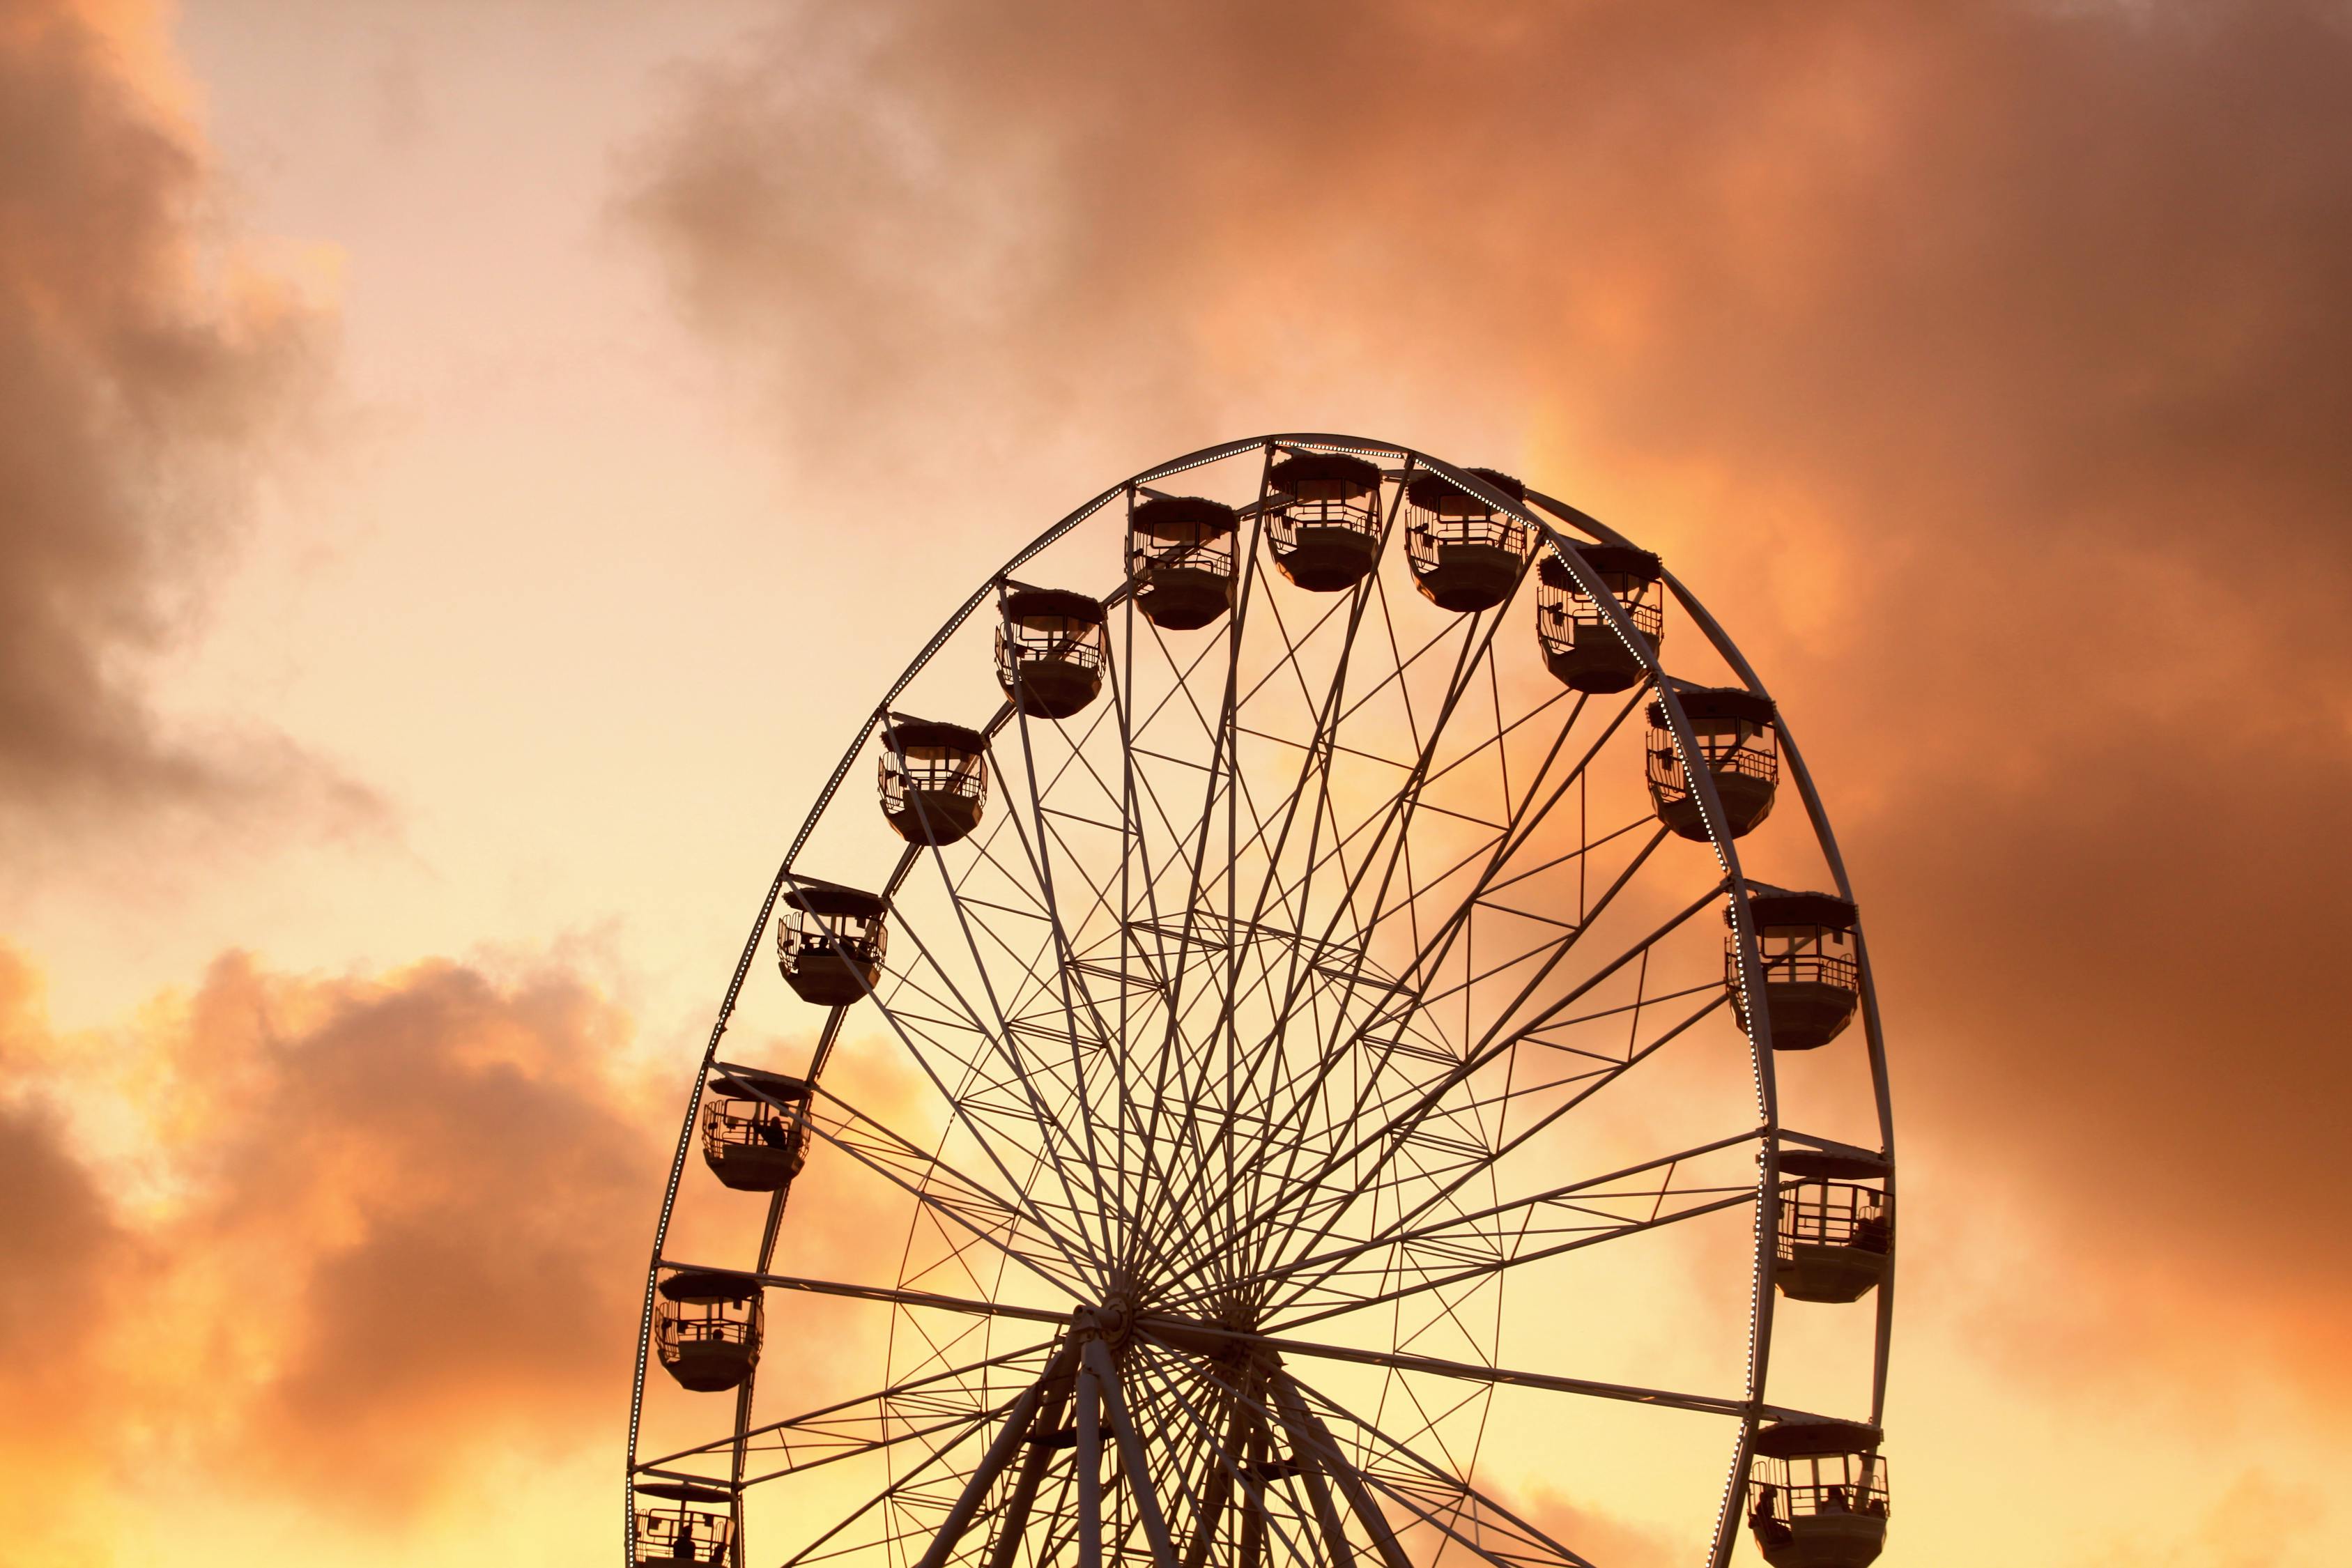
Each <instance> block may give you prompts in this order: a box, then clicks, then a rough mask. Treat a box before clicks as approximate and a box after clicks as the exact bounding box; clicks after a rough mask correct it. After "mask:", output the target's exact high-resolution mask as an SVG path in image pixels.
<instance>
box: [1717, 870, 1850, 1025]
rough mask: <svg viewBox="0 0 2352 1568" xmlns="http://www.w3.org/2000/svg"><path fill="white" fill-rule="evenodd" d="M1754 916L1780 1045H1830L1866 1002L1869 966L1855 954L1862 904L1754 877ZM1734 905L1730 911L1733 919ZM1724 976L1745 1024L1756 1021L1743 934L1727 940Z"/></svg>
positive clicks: (1751, 893) (1750, 901)
mask: <svg viewBox="0 0 2352 1568" xmlns="http://www.w3.org/2000/svg"><path fill="white" fill-rule="evenodd" d="M1748 918H1749V919H1750V920H1751V921H1754V922H1755V926H1756V950H1757V953H1758V956H1759V957H1760V958H1761V959H1762V960H1763V963H1764V1005H1765V1008H1766V1010H1767V1014H1768V1016H1769V1017H1770V1018H1771V1020H1772V1048H1773V1049H1774V1050H1776V1051H1810V1050H1814V1049H1817V1048H1818V1047H1822V1046H1826V1045H1828V1044H1829V1043H1830V1042H1831V1041H1832V1040H1834V1039H1836V1038H1837V1037H1838V1036H1839V1035H1841V1034H1843V1033H1844V1032H1845V1026H1847V1025H1848V1024H1851V1023H1852V1022H1853V1015H1854V1012H1855V1010H1856V1009H1857V1008H1858V1007H1859V1006H1860V1005H1861V1003H1862V978H1861V971H1860V970H1859V969H1858V968H1857V967H1856V965H1855V963H1854V960H1853V951H1854V950H1853V928H1854V909H1853V905H1852V904H1850V903H1848V902H1847V901H1846V900H1843V899H1841V898H1839V897H1838V896H1837V895H1836V894H1834V893H1792V892H1790V891H1788V890H1787V889H1783V888H1768V887H1765V886H1763V885H1762V884H1760V883H1751V884H1750V885H1749V889H1748ZM1730 919H1731V911H1729V910H1725V911H1724V920H1725V921H1726V923H1728V922H1729V921H1730ZM1723 983H1724V985H1725V987H1726V988H1727V990H1728V991H1729V992H1730V993H1731V1008H1732V1011H1733V1012H1734V1013H1736V1014H1737V1015H1738V1017H1739V1026H1740V1027H1741V1028H1746V1027H1747V1026H1748V1008H1747V994H1746V988H1745V986H1744V985H1743V984H1741V977H1740V973H1739V943H1738V935H1737V933H1736V932H1735V933H1734V934H1733V935H1732V936H1729V937H1727V938H1726V939H1725V940H1724V946H1723Z"/></svg>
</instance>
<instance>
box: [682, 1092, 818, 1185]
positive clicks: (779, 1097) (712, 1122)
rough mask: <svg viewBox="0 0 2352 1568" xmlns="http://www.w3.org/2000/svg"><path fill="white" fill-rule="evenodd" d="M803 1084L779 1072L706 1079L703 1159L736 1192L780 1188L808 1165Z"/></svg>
mask: <svg viewBox="0 0 2352 1568" xmlns="http://www.w3.org/2000/svg"><path fill="white" fill-rule="evenodd" d="M808 1101H809V1086H808V1084H807V1083H806V1082H804V1081H803V1080H802V1079H796V1078H786V1077H785V1076H784V1075H783V1074H782V1073H751V1072H746V1071H738V1072H735V1073H730V1074H722V1075H720V1076H719V1077H717V1078H714V1079H711V1080H710V1082H709V1086H708V1087H707V1088H706V1089H705V1090H704V1094H703V1101H702V1160H703V1163H705V1164H707V1165H709V1167H710V1173H711V1174H712V1175H714V1176H717V1177H718V1178H719V1184H720V1185H721V1186H726V1187H731V1188H733V1189H734V1190H735V1191H737V1192H739V1193H780V1192H782V1191H783V1190H784V1189H785V1188H786V1187H788V1186H790V1185H792V1182H793V1177H794V1176H797V1175H799V1174H800V1173H801V1167H802V1166H803V1165H804V1164H806V1163H808V1149H809V1122H808Z"/></svg>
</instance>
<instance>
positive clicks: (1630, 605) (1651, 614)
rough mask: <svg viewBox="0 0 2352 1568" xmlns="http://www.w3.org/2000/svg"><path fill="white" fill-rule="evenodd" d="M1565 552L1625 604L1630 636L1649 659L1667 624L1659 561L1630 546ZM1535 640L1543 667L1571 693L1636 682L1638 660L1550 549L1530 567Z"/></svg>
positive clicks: (1619, 688)
mask: <svg viewBox="0 0 2352 1568" xmlns="http://www.w3.org/2000/svg"><path fill="white" fill-rule="evenodd" d="M1570 549H1572V550H1574V551H1575V552H1577V553H1578V554H1579V555H1581V556H1582V557H1583V558H1584V563H1585V564H1586V565H1587V566H1589V567H1591V569H1592V571H1593V574H1595V575H1596V576H1598V577H1599V578H1600V579H1601V585H1602V586H1603V587H1605V588H1607V589H1608V590H1609V592H1610V594H1611V595H1612V597H1614V598H1615V599H1616V601H1617V603H1618V604H1619V605H1622V606H1623V607H1624V610H1625V618H1626V619H1627V620H1629V621H1631V622H1633V635H1634V636H1635V637H1639V638H1641V639H1642V641H1643V643H1644V644H1646V645H1647V647H1648V648H1649V652H1650V655H1651V657H1652V658H1656V657H1657V652H1658V644H1659V643H1660V642H1661V641H1662V640H1663V639H1664V636H1665V626H1666V612H1665V595H1664V593H1663V592H1662V591H1661V590H1660V588H1659V585H1658V580H1659V577H1660V575H1661V568H1660V567H1659V564H1658V558H1657V557H1656V556H1655V555H1653V554H1652V553H1650V552H1648V551H1646V550H1637V549H1635V548H1634V547H1633V546H1632V545H1630V544H1575V545H1570ZM1536 638H1537V640H1538V642H1540V643H1541V644H1542V645H1543V657H1544V664H1545V666H1546V667H1547V668H1549V669H1550V671H1551V672H1552V674H1553V675H1555V676H1557V677H1558V678H1559V682H1560V684H1561V685H1563V686H1565V687H1567V688H1568V689H1570V690H1571V691H1586V692H1591V693H1593V694H1595V695H1601V694H1604V693H1607V692H1612V691H1623V690H1625V689H1627V688H1629V687H1631V686H1633V685H1634V684H1635V683H1636V682H1638V681H1639V680H1640V679H1642V668H1643V667H1642V659H1641V656H1640V655H1639V654H1638V653H1636V652H1635V651H1634V649H1633V648H1632V647H1629V646H1627V644H1626V642H1625V640H1624V638H1622V637H1619V636H1618V635H1617V627H1616V626H1615V625H1614V624H1613V623H1612V621H1611V620H1610V618H1609V616H1608V614H1607V613H1606V612H1605V611H1604V610H1603V609H1602V608H1601V605H1600V603H1599V602H1598V601H1596V600H1595V599H1594V598H1593V597H1592V595H1590V594H1588V593H1586V592H1585V591H1584V588H1583V586H1582V584H1579V583H1578V582H1577V580H1576V574H1574V573H1573V572H1571V571H1570V570H1569V568H1568V563H1566V562H1564V561H1562V560H1560V559H1559V557H1558V556H1556V555H1554V554H1552V553H1551V552H1549V551H1546V552H1544V554H1543V558H1542V559H1541V560H1540V561H1539V562H1538V563H1537V566H1536Z"/></svg>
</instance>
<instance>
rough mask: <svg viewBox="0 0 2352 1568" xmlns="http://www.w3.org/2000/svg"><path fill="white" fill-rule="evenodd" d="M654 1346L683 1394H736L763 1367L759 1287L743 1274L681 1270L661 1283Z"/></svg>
mask: <svg viewBox="0 0 2352 1568" xmlns="http://www.w3.org/2000/svg"><path fill="white" fill-rule="evenodd" d="M657 1296H658V1299H657V1300H656V1303H655V1310H656V1318H655V1320H654V1344H655V1347H656V1350H657V1351H658V1352H660V1355H661V1363H662V1370H663V1371H665V1372H667V1373H669V1374H670V1376H672V1377H673V1378H676V1379H677V1384H678V1386H679V1387H681V1388H690V1389H693V1390H694V1391H695V1392H696V1393H698V1394H716V1393H718V1392H719V1390H721V1389H727V1388H734V1387H736V1386H738V1385H739V1384H741V1383H742V1381H743V1380H744V1379H745V1378H747V1377H750V1376H751V1369H752V1368H753V1367H755V1366H757V1365H759V1364H760V1319H761V1310H760V1286H759V1283H758V1281H756V1280H753V1279H747V1278H745V1277H744V1276H743V1275H740V1274H721V1273H719V1272H717V1271H716V1270H710V1269H700V1268H680V1269H676V1270H673V1271H672V1272H671V1273H669V1274H667V1275H666V1276H664V1277H663V1279H662V1282H661V1285H660V1287H659V1289H658V1291H657Z"/></svg>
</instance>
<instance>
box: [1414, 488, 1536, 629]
mask: <svg viewBox="0 0 2352 1568" xmlns="http://www.w3.org/2000/svg"><path fill="white" fill-rule="evenodd" d="M1462 471H1463V472H1464V473H1466V474H1468V475H1470V476H1471V477H1473V478H1474V479H1484V480H1486V483H1487V484H1488V485H1489V486H1490V487H1492V488H1493V489H1496V490H1498V491H1500V492H1501V493H1502V494H1504V495H1506V496H1508V497H1509V498H1510V499H1511V500H1514V501H1525V500H1527V499H1528V487H1527V486H1525V485H1523V484H1521V483H1520V482H1519V481H1518V480H1517V479H1513V478H1512V477H1511V476H1510V475H1508V474H1505V473H1498V472H1496V470H1495V469H1493V468H1465V469H1463V470H1462ZM1404 497H1405V501H1406V504H1407V505H1408V507H1409V508H1410V510H1411V514H1412V515H1411V520H1410V521H1409V522H1408V524H1407V526H1406V528H1405V536H1404V541H1405V556H1406V558H1407V559H1408V560H1409V561H1410V562H1411V563H1412V580H1413V582H1414V583H1416V584H1419V585H1420V588H1421V591H1422V594H1423V596H1424V597H1425V598H1427V599H1428V600H1429V601H1430V603H1432V604H1433V605H1437V606H1438V607H1440V608H1441V609H1447V610H1452V611H1454V612H1455V613H1456V614H1457V615H1468V614H1470V613H1471V612H1473V611H1476V610H1491V609H1493V608H1494V607H1495V606H1496V605H1499V604H1501V603H1503V602H1504V601H1505V600H1506V599H1508V598H1509V597H1510V596H1511V595H1512V594H1513V593H1514V592H1515V591H1516V590H1517V588H1518V585H1519V575H1520V574H1521V573H1523V572H1525V571H1526V570H1527V565H1528V544H1529V531H1528V525H1527V524H1526V523H1524V522H1521V521H1519V520H1518V519H1517V518H1516V517H1513V516H1512V515H1511V514H1510V513H1509V512H1507V511H1503V510H1498V509H1497V508H1495V507H1491V506H1489V505H1487V504H1486V502H1485V501H1484V500H1480V499H1479V498H1478V497H1476V496H1475V495H1472V494H1471V493H1470V492H1469V491H1468V490H1465V489H1463V488H1462V487H1461V486H1459V485H1457V484H1455V483H1454V481H1453V480H1452V479H1447V478H1446V477H1445V476H1444V475H1443V474H1438V473H1424V474H1421V475H1418V476H1416V477H1415V478H1414V479H1412V482H1411V483H1409V484H1407V485H1406V486H1405V489H1404Z"/></svg>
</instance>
